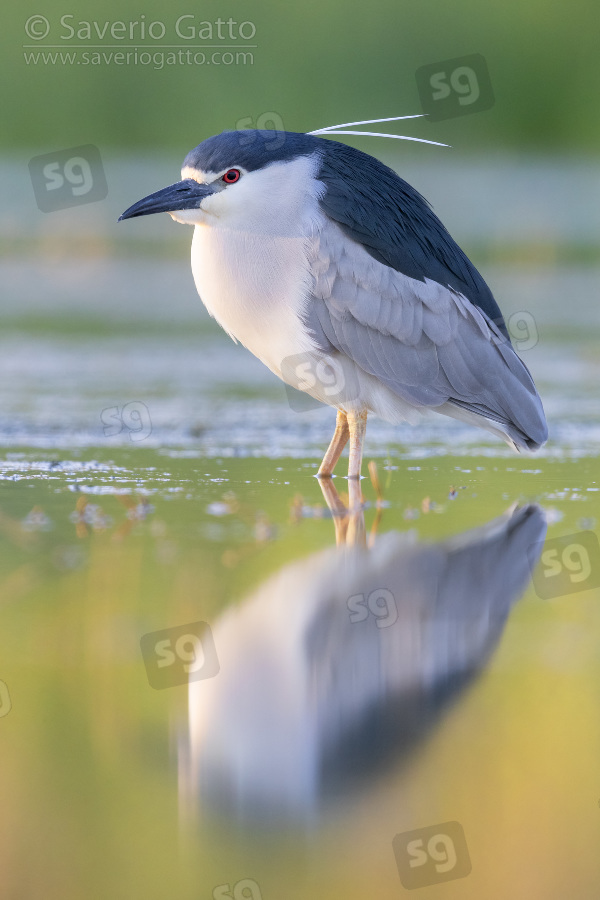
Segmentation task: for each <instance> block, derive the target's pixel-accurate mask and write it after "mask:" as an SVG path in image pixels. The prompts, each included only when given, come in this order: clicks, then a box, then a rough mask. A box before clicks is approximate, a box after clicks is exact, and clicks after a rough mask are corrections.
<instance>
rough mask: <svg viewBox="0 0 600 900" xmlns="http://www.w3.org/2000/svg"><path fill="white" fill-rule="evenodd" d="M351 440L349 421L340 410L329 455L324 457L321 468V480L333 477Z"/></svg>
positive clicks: (328, 449)
mask: <svg viewBox="0 0 600 900" xmlns="http://www.w3.org/2000/svg"><path fill="white" fill-rule="evenodd" d="M349 438H350V430H349V428H348V419H347V418H346V413H345V412H342V410H341V409H338V413H337V418H336V420H335V431H334V433H333V437H332V438H331V443H330V445H329V447H328V448H327V453H326V454H325V456H324V457H323V462H322V463H321V465H320V467H319V471H318V472H317V475H318V477H319V478H329V477H330V476H331V475H333V470H334V469H335V464H336V463H337V461H338V459H339V458H340V456H341V454H342V450H343V449H344V447H345V446H346V444H347V443H348V439H349Z"/></svg>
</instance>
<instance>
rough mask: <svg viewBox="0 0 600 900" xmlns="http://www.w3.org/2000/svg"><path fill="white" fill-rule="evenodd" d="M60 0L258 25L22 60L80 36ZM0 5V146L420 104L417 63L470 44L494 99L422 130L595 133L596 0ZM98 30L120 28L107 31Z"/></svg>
mask: <svg viewBox="0 0 600 900" xmlns="http://www.w3.org/2000/svg"><path fill="white" fill-rule="evenodd" d="M35 14H41V15H44V16H45V17H46V18H47V19H48V21H49V22H50V25H51V31H50V34H49V36H48V37H47V38H46V39H44V40H43V41H37V42H36V41H30V40H28V39H27V38H26V35H25V31H24V25H25V21H26V20H27V19H28V18H29V17H30V16H32V15H35ZM65 14H66V15H72V16H73V19H70V20H69V22H70V24H71V25H74V26H75V27H77V25H76V23H77V22H78V21H79V20H84V21H89V22H93V21H97V22H98V23H99V26H100V27H102V25H103V23H104V22H106V21H109V22H112V21H116V20H120V21H125V22H127V23H128V22H131V21H133V22H136V21H140V22H141V21H142V20H141V18H140V17H141V16H142V15H143V16H145V22H146V23H147V24H149V23H151V22H153V21H160V22H163V23H164V24H165V26H166V28H167V32H166V35H165V37H164V38H163V39H162V40H158V41H154V40H150V39H147V40H146V42H145V43H146V44H148V45H149V46H150V47H155V46H159V45H160V44H166V43H177V44H179V45H181V46H183V47H185V46H187V45H188V44H190V43H197V42H196V41H193V42H190V41H186V40H180V39H178V38H177V39H176V40H173V39H172V38H174V37H175V34H174V23H175V21H176V20H177V19H178V18H179V16H181V15H192V16H193V19H188V20H186V21H185V26H186V28H187V27H188V26H189V25H190V23H193V22H197V23H198V24H199V23H201V22H202V21H211V22H214V21H215V20H216V19H217V18H218V17H221V18H222V19H224V20H227V19H228V18H229V17H232V18H233V19H234V20H235V21H237V22H244V21H249V22H252V23H253V24H254V26H255V28H256V34H255V37H254V38H253V40H252V41H251V43H253V44H256V49H255V50H254V51H253V53H254V62H253V64H252V65H243V66H242V65H229V66H228V65H217V66H215V65H212V66H207V65H204V66H200V67H198V66H194V65H171V66H169V65H165V67H164V68H163V69H161V70H155V69H154V68H153V66H152V65H138V66H133V65H130V66H117V65H98V66H94V65H89V66H83V65H78V66H76V67H73V66H68V65H67V66H62V65H56V66H42V65H38V66H33V65H29V66H27V65H26V64H25V63H24V59H23V49H22V45H23V44H24V43H29V44H36V45H37V44H39V45H42V44H46V43H52V44H62V45H63V46H64V48H65V49H69V45H70V44H74V43H76V42H77V41H76V40H75V39H72V40H61V39H60V36H61V35H64V34H67V33H68V32H67V31H66V30H65V29H64V28H62V27H61V25H60V18H61V16H63V15H65ZM2 15H3V20H4V22H3V27H2V34H1V36H0V51H1V52H0V83H1V84H2V85H3V89H2V92H3V100H2V117H3V118H2V131H1V134H0V146H2V147H4V148H22V147H27V148H34V147H37V148H39V147H44V148H46V149H49V148H54V147H63V146H69V145H70V144H72V145H77V144H81V143H87V142H92V143H95V144H98V145H100V146H101V147H103V148H104V147H116V148H121V149H139V150H142V151H143V152H148V151H152V150H160V149H163V148H169V149H173V150H174V151H177V152H178V153H181V151H182V149H183V148H187V147H190V146H193V145H195V144H196V143H199V141H200V140H201V139H202V138H203V137H205V136H207V135H209V134H213V133H215V132H218V131H221V130H223V128H226V127H228V128H232V127H234V125H235V123H236V122H237V121H238V120H239V119H242V118H244V117H248V116H250V117H257V116H258V115H260V114H261V113H263V112H264V111H267V110H268V111H275V112H277V113H278V114H279V115H280V116H281V117H282V119H283V121H284V123H285V127H286V128H287V129H288V130H290V131H308V130H312V129H314V128H319V127H321V126H323V125H328V124H334V123H336V122H345V121H351V120H356V119H361V118H365V119H366V118H377V117H383V116H389V115H394V114H398V115H402V114H408V113H411V112H418V111H420V103H419V98H418V95H417V91H416V87H415V74H414V73H415V71H416V70H417V69H418V68H419V67H420V66H423V65H427V64H429V63H433V62H437V61H439V60H445V59H448V58H454V57H459V56H462V55H464V54H471V53H481V54H482V55H483V56H484V57H485V58H486V60H487V63H488V66H489V70H490V74H491V78H492V83H493V86H494V93H495V96H496V105H495V106H494V108H493V109H492V110H490V111H489V112H486V113H485V114H484V115H478V116H475V117H464V118H461V119H454V120H450V121H447V122H445V123H444V124H437V125H436V126H435V127H433V126H432V125H431V124H429V123H425V124H423V125H420V126H419V128H418V133H419V134H421V135H422V136H424V137H430V136H431V137H434V139H438V140H442V141H449V142H450V143H454V144H456V145H457V146H460V147H461V148H470V149H474V148H476V149H481V150H486V149H492V148H493V149H497V148H499V147H501V148H506V147H509V148H512V149H514V150H516V151H518V152H521V151H526V150H531V149H536V150H542V151H544V152H548V151H557V150H559V151H570V152H578V153H579V152H584V153H593V152H594V150H595V148H596V146H597V142H598V137H599V134H600V132H599V128H600V125H599V118H598V115H597V103H598V89H599V73H598V29H597V26H596V25H595V23H596V22H597V7H596V5H595V4H594V3H593V2H592V0H573V2H571V3H565V2H563V3H560V2H550V3H549V2H544V0H530V2H528V3H521V2H519V0H502V2H500V0H492V2H489V3H481V2H477V0H454V2H451V3H444V2H432V0H421V2H418V3H416V2H396V0H376V2H373V3H364V2H355V0H349V2H344V3H342V2H332V0H325V2H308V3H302V4H299V3H298V4H274V3H272V2H269V0H231V2H229V3H224V2H223V0H218V2H217V0H206V2H204V3H202V4H187V5H186V4H185V3H174V4H166V3H164V2H163V3H160V2H151V0H148V2H145V3H139V2H130V0H126V2H116V0H105V2H102V3H85V4H84V3H70V4H66V5H65V4H62V3H60V2H53V0H51V2H47V0H46V2H39V3H37V4H27V5H26V6H24V7H23V6H21V7H20V8H19V7H17V5H16V4H12V6H9V7H8V8H6V7H5V9H4V11H3V14H2ZM137 33H138V34H139V31H138V32H137ZM54 38H56V39H54ZM169 38H171V40H169ZM90 43H91V42H90ZM95 43H99V42H98V41H96V42H95ZM103 43H105V44H109V43H115V42H114V41H111V40H110V39H109V38H108V37H104V39H103ZM122 43H124V42H122ZM227 43H231V42H230V41H228V42H227ZM433 131H435V136H434V135H433V133H432V132H433ZM411 133H416V132H415V131H414V130H413V131H412V132H411Z"/></svg>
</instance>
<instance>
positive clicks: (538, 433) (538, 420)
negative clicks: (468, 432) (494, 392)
mask: <svg viewBox="0 0 600 900" xmlns="http://www.w3.org/2000/svg"><path fill="white" fill-rule="evenodd" d="M537 400H538V403H537V404H535V410H534V411H535V413H536V415H535V417H533V416H532V417H530V421H529V423H528V424H529V428H528V432H529V434H526V433H525V432H524V431H523V430H522V429H521V428H519V427H518V426H517V425H515V423H514V422H511V421H509V420H508V419H506V418H504V417H502V416H500V415H498V413H495V412H492V411H491V410H490V409H487V408H486V407H483V406H479V405H478V404H476V403H466V402H465V401H463V400H454V399H451V400H449V401H448V403H449V404H450V405H452V406H454V407H458V408H460V409H464V410H466V411H467V412H468V413H471V414H473V415H475V416H478V417H481V418H484V419H487V420H488V421H490V422H497V423H498V425H499V426H500V429H499V430H500V431H502V432H503V433H504V434H505V435H506V439H507V441H508V442H509V443H510V444H512V446H513V447H514V449H515V450H517V451H520V450H539V449H540V447H541V446H542V445H543V444H545V442H546V440H547V439H548V426H547V424H546V419H545V416H544V412H543V409H542V404H541V401H540V400H539V398H537ZM457 418H460V417H457Z"/></svg>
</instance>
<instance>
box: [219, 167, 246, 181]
mask: <svg viewBox="0 0 600 900" xmlns="http://www.w3.org/2000/svg"><path fill="white" fill-rule="evenodd" d="M241 174H242V173H241V172H240V170H239V169H228V170H227V171H226V172H225V174H224V175H223V181H224V182H225V184H235V183H236V181H239V178H240V175H241Z"/></svg>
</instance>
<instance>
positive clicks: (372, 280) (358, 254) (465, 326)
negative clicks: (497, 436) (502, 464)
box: [306, 219, 547, 449]
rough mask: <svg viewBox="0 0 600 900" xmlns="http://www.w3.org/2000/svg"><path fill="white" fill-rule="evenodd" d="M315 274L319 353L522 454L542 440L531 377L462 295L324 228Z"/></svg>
mask: <svg viewBox="0 0 600 900" xmlns="http://www.w3.org/2000/svg"><path fill="white" fill-rule="evenodd" d="M311 268H312V271H313V273H314V283H313V285H312V293H311V298H310V302H309V306H308V310H307V314H306V324H307V326H308V327H309V328H310V329H311V331H312V332H313V334H314V336H315V338H316V340H317V342H318V343H319V345H320V346H321V348H322V349H323V350H331V348H332V347H333V348H335V349H336V350H338V351H341V352H342V353H344V354H346V355H347V356H348V357H349V358H350V359H352V360H353V361H354V362H355V363H356V364H357V365H358V366H360V368H361V369H363V370H364V371H365V372H368V373H369V374H371V375H373V376H375V377H376V378H377V379H378V380H379V381H380V382H381V383H383V384H384V385H386V386H387V387H388V388H389V389H390V390H391V391H392V392H393V393H394V394H396V395H397V396H399V397H401V398H402V399H403V400H405V401H407V402H408V403H410V404H414V405H416V406H424V407H430V408H436V407H442V406H444V405H445V404H449V405H450V410H448V409H446V410H444V411H445V412H447V413H448V414H450V415H456V417H457V418H461V417H462V416H461V411H463V412H464V413H466V414H467V416H466V417H467V418H472V416H473V414H474V415H476V416H483V417H485V418H486V419H489V420H492V421H493V422H497V423H499V425H500V426H501V430H502V431H503V432H505V433H506V434H507V435H508V437H509V438H510V439H512V441H514V443H515V444H516V445H517V446H518V447H527V448H529V449H535V448H536V447H538V446H539V445H540V444H542V443H543V442H544V441H545V440H546V437H547V428H546V421H545V417H544V412H543V408H542V404H541V401H540V398H539V396H538V394H537V391H536V389H535V385H534V383H533V380H532V378H531V375H530V374H529V370H528V369H527V367H526V366H525V365H524V363H523V362H522V361H521V360H520V359H519V357H518V356H517V354H516V353H515V352H514V350H513V348H512V346H511V345H510V343H509V341H507V340H506V338H505V337H504V336H503V335H502V334H501V332H500V331H499V330H498V328H497V327H496V326H495V325H494V323H493V322H491V321H490V319H489V318H488V317H487V316H486V314H485V313H484V312H483V311H482V310H480V309H479V308H478V307H476V306H474V305H473V304H472V303H471V302H469V301H468V300H467V298H466V297H464V296H463V295H462V294H461V293H460V292H459V291H457V290H454V289H453V288H450V287H448V286H446V285H442V284H439V283H438V282H436V281H432V280H429V279H427V278H425V279H424V280H423V281H418V280H416V279H413V278H410V277H408V276H406V275H404V274H403V273H401V272H398V271H397V270H395V269H393V268H391V267H389V266H386V265H384V264H383V263H381V262H379V261H378V260H377V259H375V258H373V256H372V255H370V254H369V253H368V252H367V251H366V250H365V249H364V247H363V246H362V245H361V244H359V243H357V242H356V241H353V240H352V239H351V238H349V237H347V236H346V235H345V234H344V232H343V231H342V230H341V229H340V228H339V226H338V225H337V224H336V223H335V222H332V221H331V220H328V219H326V221H325V224H324V226H323V228H322V230H321V232H320V234H319V235H318V237H317V238H316V240H315V244H314V247H313V258H312V259H311ZM440 411H442V410H440Z"/></svg>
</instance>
